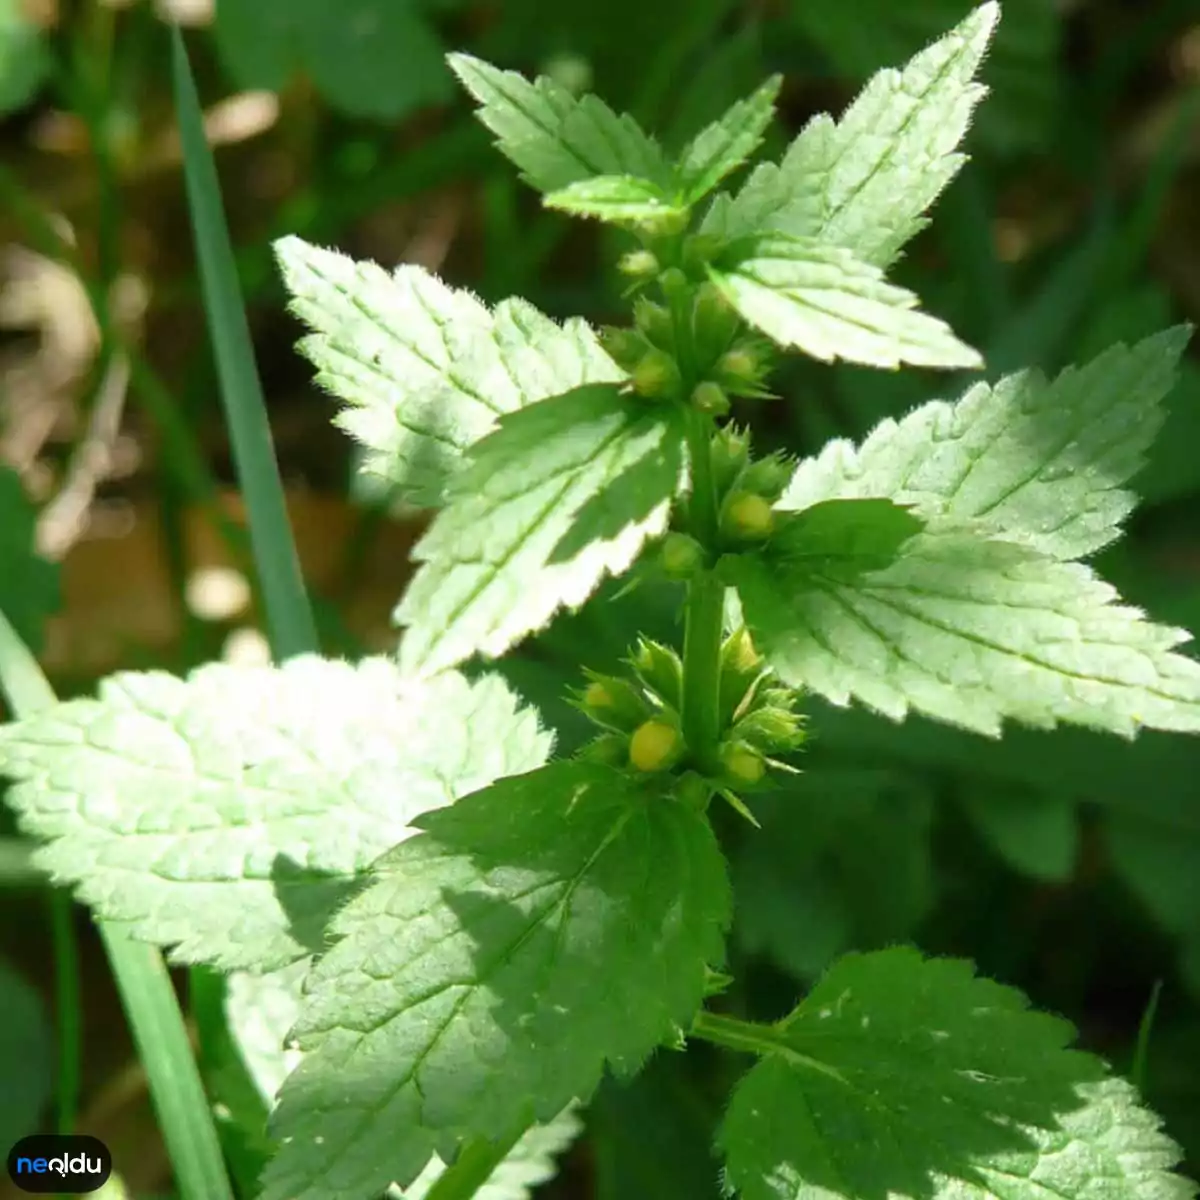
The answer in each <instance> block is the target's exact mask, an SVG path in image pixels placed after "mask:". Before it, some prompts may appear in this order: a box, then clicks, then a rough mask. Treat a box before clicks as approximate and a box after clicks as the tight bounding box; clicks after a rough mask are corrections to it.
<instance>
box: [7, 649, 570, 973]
mask: <svg viewBox="0 0 1200 1200" xmlns="http://www.w3.org/2000/svg"><path fill="white" fill-rule="evenodd" d="M549 748H550V746H549V737H548V735H546V734H545V733H544V732H543V731H542V730H541V729H540V727H539V724H538V721H537V717H536V715H535V714H534V713H533V712H531V711H529V710H521V709H519V708H518V706H517V703H516V700H515V698H514V697H513V695H512V694H511V693H510V692H509V691H508V689H507V688H506V687H505V686H504V685H503V684H502V683H501V682H500V681H499V680H498V679H495V678H484V679H481V680H479V681H478V682H476V683H473V684H471V683H468V682H467V681H466V680H465V679H463V678H462V677H461V676H459V675H456V674H448V675H444V676H442V677H441V678H440V679H438V680H436V681H434V682H432V683H430V684H428V685H417V684H414V683H413V682H411V681H403V680H401V679H400V677H399V675H398V672H397V669H396V666H395V664H394V662H393V661H392V660H389V659H386V658H372V659H365V660H363V661H362V662H360V663H358V664H357V665H355V666H352V665H350V664H349V663H344V662H335V661H329V660H324V659H319V658H317V657H315V656H309V655H304V656H299V657H296V658H292V659H289V660H288V661H287V662H286V663H284V664H283V666H280V667H235V666H230V665H226V664H223V663H214V664H210V665H208V666H205V667H201V668H200V669H199V670H197V671H195V672H193V673H192V675H190V676H189V677H188V679H187V680H181V679H177V678H175V677H174V676H171V675H167V674H165V673H163V672H157V671H155V672H146V673H142V674H134V673H128V674H120V675H115V676H113V677H112V678H110V679H108V680H106V681H105V682H104V683H102V684H101V686H100V691H99V696H98V698H97V699H94V700H92V699H80V700H70V701H65V702H63V703H60V704H58V705H57V706H55V707H54V708H51V709H49V710H47V711H46V712H44V713H41V714H38V715H35V716H32V717H30V718H28V719H26V720H24V721H19V722H17V723H15V724H12V725H6V726H2V727H0V773H2V774H4V775H7V776H8V777H9V778H11V779H13V780H14V781H15V783H14V786H13V787H12V788H10V790H9V792H8V800H9V803H10V804H11V805H12V807H13V808H14V809H15V810H16V812H17V814H18V817H19V819H20V821H21V824H22V825H23V827H24V828H25V830H26V831H27V832H29V833H31V834H35V835H37V836H38V837H40V838H43V839H45V840H46V842H47V844H46V845H45V846H44V847H43V848H42V849H41V850H40V851H39V852H38V855H37V857H36V861H37V862H38V863H39V864H40V865H42V866H43V867H45V868H46V869H47V870H48V871H49V872H50V873H51V875H52V876H53V877H54V878H55V879H57V880H60V881H63V882H69V883H72V884H75V885H76V890H77V895H78V896H79V898H80V899H81V900H83V901H85V902H86V903H87V904H89V905H91V906H92V907H93V909H94V910H95V911H96V912H97V913H98V914H99V915H100V916H102V917H105V918H108V919H110V920H114V921H121V922H124V923H125V925H126V927H127V929H128V931H129V932H131V933H132V934H134V935H135V936H136V937H138V938H140V939H142V940H145V941H151V942H155V943H157V944H158V945H162V946H170V947H174V952H175V957H176V958H177V959H178V960H180V961H187V962H197V961H203V962H210V963H213V964H214V965H217V966H220V967H225V968H236V967H245V968H251V969H254V970H270V969H271V968H273V967H280V966H283V965H285V964H286V963H289V962H291V961H293V960H295V959H299V958H303V957H305V956H306V955H308V954H310V953H312V952H313V951H314V950H317V949H320V948H321V946H322V945H323V936H324V926H325V923H326V921H327V919H328V917H329V915H330V913H331V911H332V910H333V909H334V908H336V907H337V906H338V905H339V904H340V903H342V902H343V901H344V900H345V898H346V896H347V895H348V894H349V893H350V892H351V891H352V890H353V888H354V887H355V886H356V885H357V884H358V883H359V882H361V880H362V879H363V878H364V875H365V872H366V870H367V868H368V866H369V865H370V863H371V862H372V861H373V860H374V859H375V858H376V857H378V856H379V855H380V854H382V853H383V852H384V851H385V850H388V849H389V848H391V847H392V846H394V845H395V844H396V843H397V842H399V841H400V840H401V839H402V838H404V837H406V836H408V833H409V832H410V830H409V822H410V821H411V820H412V819H413V818H414V817H415V816H417V815H418V814H419V813H422V812H426V811H428V810H429V809H432V808H436V807H438V806H440V805H443V804H447V803H449V802H450V801H452V800H453V799H454V798H455V797H456V796H458V795H461V794H464V793H465V792H469V791H471V790H472V789H474V788H478V787H482V786H484V785H485V784H487V783H490V782H491V780H493V779H495V778H496V777H497V776H500V775H504V774H507V773H509V772H511V771H519V770H526V769H529V768H530V767H532V766H536V765H537V764H539V763H541V762H543V761H544V760H545V757H546V755H547V754H548V753H549Z"/></svg>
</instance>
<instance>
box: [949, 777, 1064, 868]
mask: <svg viewBox="0 0 1200 1200" xmlns="http://www.w3.org/2000/svg"><path fill="white" fill-rule="evenodd" d="M959 799H960V800H961V802H962V807H963V811H964V812H965V813H966V814H967V816H968V817H969V818H970V821H971V824H972V825H974V826H975V828H976V829H977V830H978V831H979V833H980V835H981V836H982V837H983V839H984V840H985V841H986V842H987V843H988V845H989V846H991V848H992V849H993V850H995V852H996V853H997V854H999V855H1000V857H1001V858H1003V859H1004V861H1005V862H1007V863H1009V864H1011V865H1012V866H1013V867H1015V868H1016V869H1017V870H1018V871H1023V872H1025V874H1026V875H1031V876H1033V878H1035V879H1046V880H1052V881H1058V882H1061V881H1063V880H1065V879H1068V878H1070V875H1071V872H1072V870H1073V869H1074V867H1075V859H1076V856H1077V854H1078V851H1079V825H1078V822H1077V821H1076V817H1075V805H1074V804H1073V803H1071V801H1070V800H1069V799H1068V800H1062V799H1059V798H1058V797H1056V796H1048V795H1043V794H1040V793H1038V792H1033V791H1026V790H1022V789H1019V788H1015V787H1007V788H1000V787H995V786H989V785H988V783H987V782H986V781H980V782H975V783H969V784H966V785H964V789H963V792H962V794H961V795H960V797H959Z"/></svg>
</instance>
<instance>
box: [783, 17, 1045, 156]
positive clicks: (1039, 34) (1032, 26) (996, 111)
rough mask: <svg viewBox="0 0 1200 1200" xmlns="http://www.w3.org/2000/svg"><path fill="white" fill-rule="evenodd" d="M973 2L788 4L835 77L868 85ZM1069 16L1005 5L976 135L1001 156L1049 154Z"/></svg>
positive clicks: (988, 66)
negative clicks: (1025, 152)
mask: <svg viewBox="0 0 1200 1200" xmlns="http://www.w3.org/2000/svg"><path fill="white" fill-rule="evenodd" d="M973 7H974V6H973V4H972V3H971V0H923V3H921V4H920V5H912V4H895V3H893V2H892V0H865V2H864V3H862V4H861V5H855V6H851V5H848V4H813V3H807V2H806V0H791V3H789V4H787V5H786V6H785V8H786V12H787V17H788V18H790V20H791V23H792V24H793V25H794V26H796V27H797V28H799V29H801V30H803V32H804V33H805V34H806V35H807V36H808V38H810V39H811V40H812V42H814V43H815V44H816V45H817V46H819V47H820V49H821V51H822V52H823V54H824V56H825V57H826V58H828V60H829V61H830V63H831V64H832V65H833V67H834V69H835V70H836V72H837V73H838V74H840V75H842V76H844V77H846V78H847V79H867V78H869V77H870V76H871V75H873V74H874V73H875V72H876V71H877V70H879V69H880V68H881V67H889V66H892V65H893V64H895V63H898V62H903V61H904V60H905V59H907V58H909V57H911V56H912V55H913V54H914V53H918V52H919V51H920V50H921V48H922V47H923V46H925V45H927V44H928V43H929V41H930V40H931V39H933V38H936V37H938V36H939V35H940V34H942V33H943V32H944V31H945V30H947V29H949V28H951V27H952V26H953V25H955V24H957V23H958V22H960V21H961V20H962V19H963V18H964V17H965V16H966V14H967V13H969V12H970V11H971V9H972V8H973ZM1063 17H1064V14H1063V13H1062V11H1061V10H1060V9H1059V8H1058V7H1057V6H1056V5H1055V4H1053V3H1050V4H1047V3H1046V0H1004V5H1003V17H1002V20H1001V21H1000V23H999V25H998V26H997V28H996V33H995V37H994V38H993V39H992V41H991V43H990V44H989V46H988V52H987V57H986V59H985V61H984V63H983V67H982V71H983V74H984V77H985V78H986V80H987V86H988V96H987V103H986V104H984V105H983V106H982V108H981V109H980V111H979V116H978V120H977V122H976V124H975V126H974V128H973V130H972V134H973V136H977V137H978V138H979V140H980V142H981V143H982V144H985V145H989V146H991V147H992V148H993V149H995V150H996V151H999V152H1006V153H1009V154H1011V153H1013V152H1015V151H1018V150H1031V149H1044V148H1045V142H1046V139H1047V137H1048V136H1049V135H1050V133H1051V132H1052V131H1053V129H1054V127H1055V125H1056V121H1057V117H1058V113H1059V111H1060V107H1059V106H1060V105H1061V103H1062V96H1061V93H1062V90H1063V89H1062V86H1061V85H1062V82H1063V78H1064V75H1065V74H1066V72H1065V69H1064V67H1065V64H1064V63H1063V62H1062V59H1061V57H1060V53H1061V42H1062V37H1061V31H1062V26H1063V24H1064V20H1063Z"/></svg>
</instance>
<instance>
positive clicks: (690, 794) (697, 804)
mask: <svg viewBox="0 0 1200 1200" xmlns="http://www.w3.org/2000/svg"><path fill="white" fill-rule="evenodd" d="M673 795H674V796H675V799H676V800H678V801H679V803H680V804H682V805H684V806H685V807H687V808H694V809H695V810H696V811H697V812H704V810H705V809H707V808H708V802H709V801H710V800H711V799H712V785H711V784H710V783H708V782H707V781H706V780H704V779H702V778H701V777H700V776H699V775H697V774H696V773H695V772H694V771H688V772H686V773H685V774H684V775H682V776H680V779H679V782H678V783H677V784H676V785H675V790H674V793H673Z"/></svg>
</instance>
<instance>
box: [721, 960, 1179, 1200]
mask: <svg viewBox="0 0 1200 1200" xmlns="http://www.w3.org/2000/svg"><path fill="white" fill-rule="evenodd" d="M1027 1003H1028V1002H1027V1001H1026V999H1025V997H1024V996H1023V995H1021V993H1020V992H1017V991H1015V990H1013V989H1012V988H1007V987H1002V986H1001V985H999V984H996V983H993V982H991V981H990V980H987V979H981V978H978V977H976V976H975V975H974V973H973V968H972V966H971V964H970V963H967V962H963V961H961V960H955V959H922V958H921V956H920V955H919V954H918V953H917V952H916V951H914V950H910V949H905V948H896V949H891V950H884V951H880V952H878V953H874V954H854V955H847V956H846V957H845V958H843V959H841V960H839V962H837V963H836V964H835V965H834V966H833V967H832V968H831V969H830V971H829V973H828V974H827V975H826V976H825V978H824V979H822V981H821V982H820V983H819V984H818V985H817V987H815V988H814V989H813V991H812V992H811V993H810V994H809V995H808V997H807V998H806V999H805V1000H804V1002H803V1003H802V1004H801V1005H800V1007H799V1008H798V1009H796V1010H795V1011H794V1012H793V1013H792V1014H791V1015H790V1016H789V1017H787V1018H786V1019H785V1020H784V1021H782V1022H780V1024H779V1025H778V1026H776V1027H775V1030H776V1032H775V1034H774V1035H773V1037H772V1039H771V1041H772V1043H773V1045H772V1046H771V1048H770V1049H767V1050H766V1052H765V1053H764V1055H763V1057H762V1060H761V1061H760V1062H759V1064H758V1065H757V1066H756V1067H753V1068H752V1069H751V1070H750V1072H749V1073H748V1074H747V1075H746V1076H745V1078H744V1079H743V1080H742V1081H741V1083H740V1084H738V1086H737V1087H736V1089H735V1090H734V1093H733V1099H732V1101H731V1103H730V1106H729V1111H728V1114H727V1115H726V1118H725V1123H724V1125H723V1127H722V1129H721V1133H720V1137H719V1141H720V1145H721V1147H722V1149H723V1150H724V1152H725V1155H726V1159H727V1163H728V1172H729V1179H730V1182H731V1184H732V1185H733V1186H734V1187H735V1188H736V1189H737V1191H738V1194H739V1195H740V1196H742V1197H744V1200H882V1198H883V1197H885V1196H886V1197H889V1198H890V1200H1046V1198H1047V1197H1070V1198H1071V1200H1188V1198H1189V1197H1191V1196H1193V1195H1194V1194H1195V1188H1194V1186H1193V1185H1192V1184H1190V1183H1188V1181H1187V1180H1185V1179H1183V1178H1182V1177H1181V1176H1179V1175H1175V1174H1172V1173H1171V1169H1172V1167H1174V1166H1175V1164H1176V1163H1177V1162H1178V1161H1179V1158H1180V1153H1179V1148H1178V1147H1177V1146H1176V1145H1175V1143H1174V1142H1172V1141H1171V1139H1170V1138H1168V1137H1167V1136H1166V1135H1165V1134H1164V1133H1162V1132H1161V1131H1160V1128H1159V1125H1160V1122H1159V1119H1158V1118H1157V1117H1156V1116H1155V1115H1154V1114H1153V1113H1152V1112H1150V1111H1149V1110H1148V1109H1146V1108H1144V1107H1142V1105H1141V1104H1140V1102H1139V1100H1138V1096H1137V1093H1136V1091H1135V1090H1134V1088H1132V1087H1131V1086H1130V1085H1129V1084H1128V1083H1126V1082H1125V1081H1124V1080H1121V1079H1116V1078H1112V1077H1108V1076H1106V1074H1105V1067H1104V1064H1103V1063H1101V1062H1100V1061H1099V1060H1098V1059H1095V1058H1093V1057H1092V1056H1091V1055H1087V1054H1083V1053H1080V1052H1079V1051H1075V1050H1070V1049H1068V1048H1067V1046H1068V1044H1069V1043H1070V1041H1071V1040H1072V1039H1073V1036H1074V1030H1073V1029H1072V1028H1071V1026H1070V1025H1069V1024H1068V1023H1067V1022H1065V1021H1062V1020H1059V1019H1058V1018H1056V1017H1051V1016H1048V1015H1046V1014H1043V1013H1036V1012H1032V1011H1030V1010H1029V1008H1028V1007H1027Z"/></svg>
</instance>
